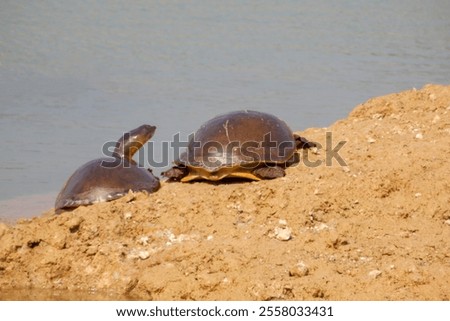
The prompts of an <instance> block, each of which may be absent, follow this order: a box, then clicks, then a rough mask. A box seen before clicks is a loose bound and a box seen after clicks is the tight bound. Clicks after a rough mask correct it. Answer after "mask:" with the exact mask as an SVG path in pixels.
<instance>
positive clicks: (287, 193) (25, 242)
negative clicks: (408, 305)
mask: <svg viewBox="0 0 450 321" xmlns="http://www.w3.org/2000/svg"><path fill="white" fill-rule="evenodd" d="M327 133H329V134H328V135H327ZM300 134H302V135H303V136H305V137H307V138H308V139H310V140H313V141H316V142H318V143H320V144H321V146H323V147H322V148H319V149H318V150H312V151H309V152H308V154H307V155H302V156H303V158H302V159H303V161H302V162H300V164H299V165H298V166H296V167H292V168H289V169H288V170H287V175H286V177H284V178H281V179H275V180H271V181H261V182H238V183H229V184H209V183H202V182H200V183H193V184H182V183H163V186H162V188H161V189H160V190H159V191H158V192H157V193H155V194H152V195H145V194H141V193H138V194H129V195H128V196H126V197H124V198H122V199H119V200H117V201H114V202H110V203H101V204H97V205H94V206H89V207H83V208H78V209H76V210H75V211H73V212H70V213H64V214H61V215H55V214H54V212H53V211H49V212H47V213H44V214H43V215H42V216H40V217H36V218H33V219H30V220H23V221H20V222H18V223H17V224H16V225H14V226H7V225H4V224H0V241H1V242H0V287H1V288H2V291H4V292H3V293H4V294H3V295H1V294H0V298H3V299H8V298H17V297H16V296H14V295H9V296H8V294H5V293H8V292H6V289H12V290H13V289H16V290H17V289H37V290H39V291H41V292H42V293H48V292H49V291H50V293H55V291H62V292H65V291H66V292H67V293H84V294H81V295H79V296H78V297H77V298H78V299H79V298H87V299H89V297H88V296H86V293H88V292H89V293H97V294H98V293H104V294H105V295H104V296H103V297H102V298H105V299H123V298H131V299H144V300H147V299H151V300H216V299H218V300H271V299H273V300H314V299H327V300H449V299H450V278H449V277H448V273H449V271H450V242H449V240H450V205H449V204H450V181H449V179H448V176H449V173H450V165H449V161H448V159H449V157H450V150H449V146H450V86H438V85H428V86H425V87H424V88H423V89H421V90H409V91H405V92H402V93H398V94H391V95H387V96H383V97H379V98H374V99H370V100H369V101H367V102H366V103H364V104H361V105H359V106H357V107H356V108H355V110H354V111H353V112H352V113H351V114H350V115H349V117H348V118H347V119H345V120H342V121H338V122H337V123H335V124H334V125H332V126H330V127H329V128H312V129H308V130H305V131H303V132H301V133H300ZM327 140H328V142H327ZM340 142H346V143H345V144H344V143H340ZM327 144H328V145H327ZM342 144H343V145H342ZM327 146H328V151H327ZM339 148H340V149H339ZM333 149H334V154H333ZM333 155H334V156H335V157H333ZM339 157H341V158H342V159H340V158H339ZM338 161H340V162H341V164H339V162H338ZM343 162H345V164H344V163H343ZM327 163H328V165H327ZM330 163H331V164H330ZM80 291H81V292H80ZM16 293H17V292H16ZM20 293H23V292H20ZM83 295H84V296H83ZM19 298H20V296H19ZM22 298H26V299H27V298H29V297H27V296H23V294H22ZM48 298H50V299H51V298H52V296H51V295H49V296H48ZM95 298H97V299H98V297H95ZM41 299H42V298H41Z"/></svg>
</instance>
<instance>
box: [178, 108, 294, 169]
mask: <svg viewBox="0 0 450 321" xmlns="http://www.w3.org/2000/svg"><path fill="white" fill-rule="evenodd" d="M295 151H296V142H295V138H294V135H293V133H292V131H291V129H290V128H289V126H288V125H287V124H286V123H285V122H284V121H282V120H280V119H279V118H277V117H275V116H273V115H271V114H267V113H263V112H257V111H250V110H243V111H234V112H230V113H227V114H223V115H219V116H217V117H214V118H213V119H211V120H209V121H207V122H206V123H204V124H203V125H202V126H201V127H200V129H198V130H197V132H196V133H195V134H194V135H193V136H192V137H191V139H190V141H189V144H188V148H187V151H186V152H185V153H183V154H182V155H181V156H180V159H179V161H178V162H177V163H178V164H179V165H184V166H187V167H197V168H201V169H202V170H206V171H207V172H215V171H218V170H220V169H222V168H224V167H229V168H232V170H236V171H238V170H239V169H240V168H246V167H247V168H255V167H257V166H259V165H260V164H284V163H287V162H288V161H289V160H290V159H291V158H292V157H293V155H294V153H295Z"/></svg>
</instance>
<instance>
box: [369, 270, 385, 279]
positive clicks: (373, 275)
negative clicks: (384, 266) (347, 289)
mask: <svg viewBox="0 0 450 321" xmlns="http://www.w3.org/2000/svg"><path fill="white" fill-rule="evenodd" d="M381 273H382V272H381V271H380V270H372V271H370V272H369V274H368V275H369V277H370V278H372V279H376V278H377V277H379V276H380V275H381Z"/></svg>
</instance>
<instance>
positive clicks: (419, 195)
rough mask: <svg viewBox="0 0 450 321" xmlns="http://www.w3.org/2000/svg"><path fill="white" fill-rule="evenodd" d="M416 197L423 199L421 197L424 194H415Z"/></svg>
mask: <svg viewBox="0 0 450 321" xmlns="http://www.w3.org/2000/svg"><path fill="white" fill-rule="evenodd" d="M414 196H415V197H421V196H422V193H416V194H414Z"/></svg>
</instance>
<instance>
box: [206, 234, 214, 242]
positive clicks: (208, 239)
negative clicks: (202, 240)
mask: <svg viewBox="0 0 450 321" xmlns="http://www.w3.org/2000/svg"><path fill="white" fill-rule="evenodd" d="M213 239H214V236H212V235H208V236H207V237H206V240H207V241H211V240H213Z"/></svg>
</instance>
